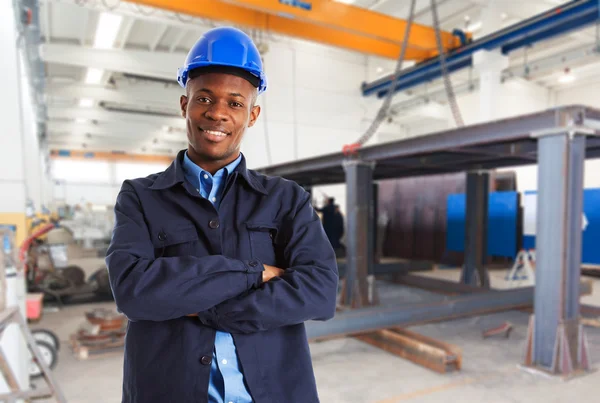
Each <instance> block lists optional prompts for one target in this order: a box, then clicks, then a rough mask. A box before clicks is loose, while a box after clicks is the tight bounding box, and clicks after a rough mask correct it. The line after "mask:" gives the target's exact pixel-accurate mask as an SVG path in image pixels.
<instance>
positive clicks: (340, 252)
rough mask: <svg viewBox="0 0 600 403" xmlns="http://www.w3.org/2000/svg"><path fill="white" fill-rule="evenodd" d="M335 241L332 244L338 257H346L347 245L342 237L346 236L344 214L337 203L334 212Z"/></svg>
mask: <svg viewBox="0 0 600 403" xmlns="http://www.w3.org/2000/svg"><path fill="white" fill-rule="evenodd" d="M332 228H333V234H332V238H333V240H334V241H333V242H334V243H332V244H331V245H332V247H333V249H334V250H335V255H336V257H345V256H346V246H345V245H344V244H343V243H342V238H343V237H344V232H345V231H344V215H343V214H342V211H341V210H340V206H338V205H337V204H336V205H335V210H334V212H333V223H332Z"/></svg>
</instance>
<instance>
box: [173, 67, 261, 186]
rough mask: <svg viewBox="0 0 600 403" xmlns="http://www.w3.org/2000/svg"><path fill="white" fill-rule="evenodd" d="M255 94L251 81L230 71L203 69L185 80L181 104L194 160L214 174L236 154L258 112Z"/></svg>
mask: <svg viewBox="0 0 600 403" xmlns="http://www.w3.org/2000/svg"><path fill="white" fill-rule="evenodd" d="M256 96H257V90H256V88H254V87H253V86H252V84H250V83H249V82H248V81H246V80H244V79H243V78H241V77H238V76H234V75H231V74H224V73H206V74H201V75H199V76H198V77H196V78H194V79H191V80H189V81H188V83H187V86H186V95H183V96H182V97H181V100H180V104H181V113H182V115H183V117H184V118H185V119H186V125H187V138H188V155H189V157H190V159H191V160H192V161H193V162H194V163H196V164H197V165H199V166H201V167H202V168H203V169H205V170H207V171H209V172H211V173H213V174H214V173H215V172H216V171H218V170H219V169H220V168H222V167H224V166H225V165H227V164H229V163H231V162H233V161H234V160H235V159H236V158H237V157H238V156H239V153H240V144H241V141H242V138H243V137H244V133H245V131H246V128H248V127H252V126H253V125H254V123H255V122H256V119H257V118H258V115H259V114H260V107H259V106H256V105H254V103H255V102H256Z"/></svg>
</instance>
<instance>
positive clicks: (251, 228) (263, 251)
mask: <svg viewBox="0 0 600 403" xmlns="http://www.w3.org/2000/svg"><path fill="white" fill-rule="evenodd" d="M246 228H247V230H248V236H249V238H250V251H251V254H252V258H254V259H258V260H260V261H261V262H262V263H264V264H267V265H269V266H276V267H279V268H282V269H283V268H284V263H285V262H284V257H283V251H284V248H285V242H283V240H282V239H281V238H282V237H281V236H280V235H281V234H280V229H279V225H278V224H277V223H246Z"/></svg>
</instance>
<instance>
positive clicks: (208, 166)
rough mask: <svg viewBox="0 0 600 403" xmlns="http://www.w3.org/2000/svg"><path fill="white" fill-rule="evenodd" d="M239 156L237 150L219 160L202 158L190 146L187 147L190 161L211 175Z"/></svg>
mask: <svg viewBox="0 0 600 403" xmlns="http://www.w3.org/2000/svg"><path fill="white" fill-rule="evenodd" d="M239 156H240V152H239V151H237V152H236V153H234V154H233V155H231V156H230V157H228V158H224V159H221V160H209V159H206V158H203V157H202V156H201V155H198V154H197V153H196V152H195V151H194V150H193V149H192V148H191V147H190V148H188V157H189V158H190V160H192V162H193V163H194V164H196V165H198V166H199V167H200V168H202V169H204V170H205V171H206V172H209V173H210V174H211V175H214V174H215V173H217V171H218V170H219V169H221V168H223V167H226V166H227V165H229V164H231V163H232V162H233V161H235V160H236V159H237V158H238V157H239Z"/></svg>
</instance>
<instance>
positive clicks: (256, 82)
mask: <svg viewBox="0 0 600 403" xmlns="http://www.w3.org/2000/svg"><path fill="white" fill-rule="evenodd" d="M208 73H222V74H231V75H234V76H238V77H240V78H243V79H244V80H246V81H248V82H249V83H250V84H252V86H253V87H254V88H258V87H259V86H260V78H259V77H257V76H255V75H254V74H252V73H250V72H249V71H246V70H244V69H241V68H239V67H232V66H219V65H216V66H205V67H199V68H197V69H194V70H191V71H190V72H189V74H188V81H189V80H193V79H194V78H196V77H198V76H200V75H202V74H208Z"/></svg>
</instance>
